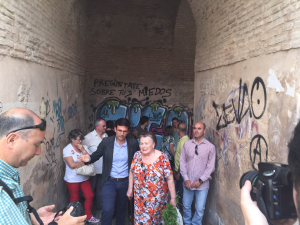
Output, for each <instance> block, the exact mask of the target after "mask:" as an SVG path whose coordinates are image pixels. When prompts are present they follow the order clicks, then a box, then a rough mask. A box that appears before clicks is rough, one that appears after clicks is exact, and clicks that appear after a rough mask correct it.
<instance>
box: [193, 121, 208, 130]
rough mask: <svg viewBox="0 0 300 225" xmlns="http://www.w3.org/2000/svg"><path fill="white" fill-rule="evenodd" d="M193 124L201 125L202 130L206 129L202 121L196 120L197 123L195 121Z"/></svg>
mask: <svg viewBox="0 0 300 225" xmlns="http://www.w3.org/2000/svg"><path fill="white" fill-rule="evenodd" d="M195 125H201V126H202V128H203V130H205V129H206V125H205V123H203V122H197V123H195Z"/></svg>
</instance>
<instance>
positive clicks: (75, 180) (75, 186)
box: [63, 129, 99, 223]
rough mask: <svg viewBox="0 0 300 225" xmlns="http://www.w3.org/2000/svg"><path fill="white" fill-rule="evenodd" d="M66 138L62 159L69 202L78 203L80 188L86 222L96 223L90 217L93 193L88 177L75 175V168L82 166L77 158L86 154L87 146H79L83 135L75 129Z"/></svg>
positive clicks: (96, 220)
mask: <svg viewBox="0 0 300 225" xmlns="http://www.w3.org/2000/svg"><path fill="white" fill-rule="evenodd" d="M68 138H69V141H70V144H68V145H67V146H66V147H65V148H64V150H63V158H64V161H65V163H66V172H65V177H64V180H65V181H66V184H67V187H68V189H69V192H70V202H78V200H79V188H80V189H81V191H82V192H83V194H84V197H85V201H84V209H85V214H86V215H87V221H88V222H92V223H98V222H99V219H96V218H95V217H93V215H92V205H93V192H92V188H91V184H90V180H89V177H88V176H82V175H78V174H76V168H79V167H82V166H84V163H83V162H81V161H80V160H79V159H78V157H79V156H81V155H83V154H88V153H87V149H88V148H87V146H84V145H82V144H81V141H82V140H83V139H84V135H83V133H82V132H81V131H80V130H78V129H75V130H72V131H71V132H70V133H69V136H68Z"/></svg>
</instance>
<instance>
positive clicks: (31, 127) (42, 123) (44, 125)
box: [6, 119, 46, 137]
mask: <svg viewBox="0 0 300 225" xmlns="http://www.w3.org/2000/svg"><path fill="white" fill-rule="evenodd" d="M35 128H39V129H40V130H41V131H44V130H46V120H43V119H42V122H41V123H40V124H38V125H33V126H29V127H23V128H19V129H16V130H13V131H11V132H9V133H8V134H7V135H6V137H7V136H8V135H9V134H11V133H14V132H17V131H20V130H28V129H35Z"/></svg>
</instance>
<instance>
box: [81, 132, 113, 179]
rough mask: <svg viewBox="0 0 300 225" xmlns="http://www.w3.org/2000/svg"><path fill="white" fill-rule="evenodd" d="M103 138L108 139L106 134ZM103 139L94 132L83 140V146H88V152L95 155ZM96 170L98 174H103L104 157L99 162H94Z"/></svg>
mask: <svg viewBox="0 0 300 225" xmlns="http://www.w3.org/2000/svg"><path fill="white" fill-rule="evenodd" d="M102 137H103V138H106V137H108V136H107V134H106V133H104V134H103V135H102ZM101 141H102V139H101V137H99V136H98V134H97V132H96V131H95V130H93V131H92V132H90V133H88V134H87V135H86V136H85V137H84V139H83V140H82V144H83V145H86V146H88V149H86V150H87V152H88V153H89V154H90V155H91V154H93V153H94V152H95V151H96V150H97V148H98V145H99V144H100V143H101ZM94 168H95V172H96V174H102V168H103V157H101V158H100V159H99V160H97V161H96V162H94Z"/></svg>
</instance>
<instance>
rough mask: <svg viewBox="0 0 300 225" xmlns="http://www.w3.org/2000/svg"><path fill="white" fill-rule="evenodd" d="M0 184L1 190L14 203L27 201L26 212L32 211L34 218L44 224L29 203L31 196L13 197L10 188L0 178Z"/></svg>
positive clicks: (41, 224)
mask: <svg viewBox="0 0 300 225" xmlns="http://www.w3.org/2000/svg"><path fill="white" fill-rule="evenodd" d="M0 186H2V187H3V190H4V191H5V192H6V193H7V194H8V195H9V197H10V198H11V199H12V200H13V201H14V203H15V204H16V205H17V204H19V203H20V202H24V201H26V202H27V212H29V213H33V215H34V216H35V218H36V220H37V221H38V222H39V223H40V225H44V223H43V221H42V220H41V218H40V217H39V215H38V214H37V211H36V210H35V208H33V207H32V206H31V205H30V204H29V202H31V201H32V200H33V198H32V196H30V195H28V196H23V197H20V198H15V197H14V195H13V193H12V191H11V190H10V188H9V187H8V186H7V184H6V183H4V181H3V180H1V179H0Z"/></svg>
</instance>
